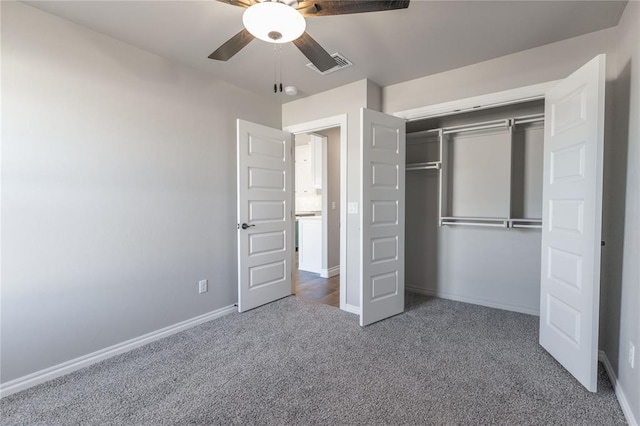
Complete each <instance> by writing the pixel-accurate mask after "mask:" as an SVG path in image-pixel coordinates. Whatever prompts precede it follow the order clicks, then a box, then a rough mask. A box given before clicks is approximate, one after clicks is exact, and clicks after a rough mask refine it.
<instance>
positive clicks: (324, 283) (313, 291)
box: [293, 268, 340, 308]
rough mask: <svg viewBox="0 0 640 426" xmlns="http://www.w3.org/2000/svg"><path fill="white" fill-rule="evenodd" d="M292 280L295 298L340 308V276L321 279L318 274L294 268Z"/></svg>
mask: <svg viewBox="0 0 640 426" xmlns="http://www.w3.org/2000/svg"><path fill="white" fill-rule="evenodd" d="M293 279H294V281H295V294H296V296H298V297H300V298H302V299H307V300H316V301H318V302H320V303H324V304H325V305H329V306H334V307H336V308H339V307H340V275H336V276H334V277H331V278H322V277H321V276H320V274H314V273H312V272H306V271H301V270H299V269H297V268H296V270H295V272H294V274H293Z"/></svg>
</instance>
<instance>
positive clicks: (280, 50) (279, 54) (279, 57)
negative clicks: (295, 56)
mask: <svg viewBox="0 0 640 426" xmlns="http://www.w3.org/2000/svg"><path fill="white" fill-rule="evenodd" d="M278 62H280V93H282V45H280V49H279V51H278Z"/></svg>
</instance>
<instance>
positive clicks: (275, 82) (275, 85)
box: [273, 43, 278, 93]
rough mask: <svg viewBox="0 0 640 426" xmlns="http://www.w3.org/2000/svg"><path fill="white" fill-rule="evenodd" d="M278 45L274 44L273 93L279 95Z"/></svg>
mask: <svg viewBox="0 0 640 426" xmlns="http://www.w3.org/2000/svg"><path fill="white" fill-rule="evenodd" d="M277 56H278V45H276V44H275V43H273V93H278V58H277Z"/></svg>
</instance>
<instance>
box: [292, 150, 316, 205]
mask: <svg viewBox="0 0 640 426" xmlns="http://www.w3.org/2000/svg"><path fill="white" fill-rule="evenodd" d="M311 183H312V182H311V145H308V144H307V145H298V146H296V195H315V190H314V188H313V186H312V185H311Z"/></svg>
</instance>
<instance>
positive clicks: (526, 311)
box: [405, 285, 540, 316]
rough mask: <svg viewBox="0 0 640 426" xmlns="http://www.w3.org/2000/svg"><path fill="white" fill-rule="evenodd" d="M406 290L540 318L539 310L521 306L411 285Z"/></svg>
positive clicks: (406, 286)
mask: <svg viewBox="0 0 640 426" xmlns="http://www.w3.org/2000/svg"><path fill="white" fill-rule="evenodd" d="M405 290H406V291H408V292H410V293H418V294H424V295H425V296H433V297H439V298H441V299H449V300H455V301H456V302H465V303H471V304H474V305H481V306H486V307H488V308H495V309H503V310H505V311H512V312H519V313H521V314H529V315H535V316H540V311H539V310H537V309H528V308H523V307H520V306H513V305H508V304H505V303H495V302H488V301H486V300H481V299H475V298H473V297H466V296H458V295H455V294H449V293H443V292H440V291H433V290H428V289H425V288H420V287H413V286H409V285H405Z"/></svg>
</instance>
